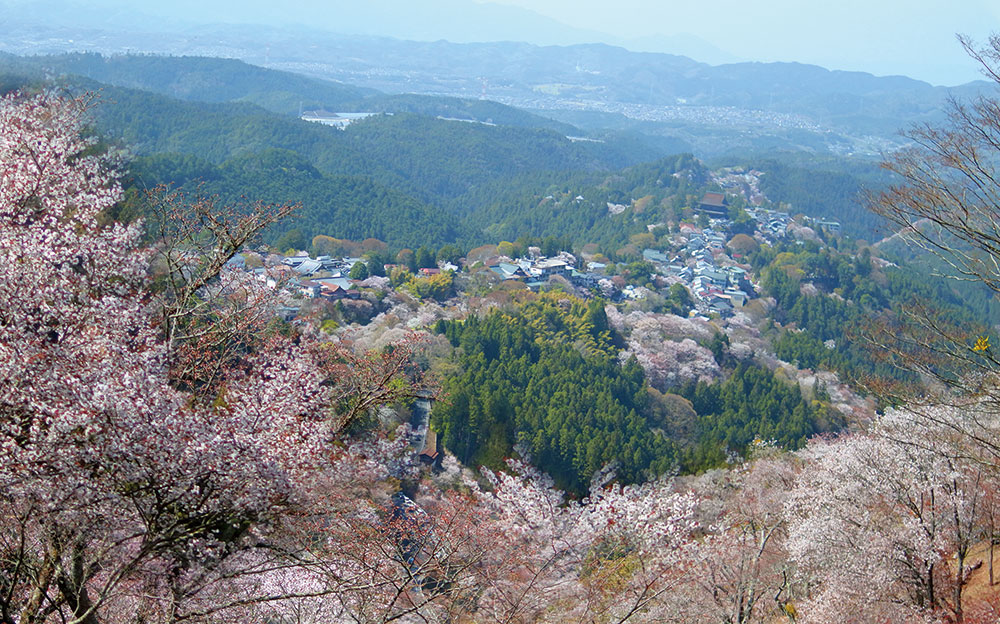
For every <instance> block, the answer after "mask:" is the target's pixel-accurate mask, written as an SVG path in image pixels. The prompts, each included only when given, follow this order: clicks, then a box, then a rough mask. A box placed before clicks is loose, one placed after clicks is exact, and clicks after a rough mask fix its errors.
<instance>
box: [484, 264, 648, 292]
mask: <svg viewBox="0 0 1000 624" xmlns="http://www.w3.org/2000/svg"><path fill="white" fill-rule="evenodd" d="M575 264H576V258H574V257H573V256H572V255H570V254H567V253H565V252H564V253H561V254H560V255H559V256H558V257H555V258H546V257H536V258H518V259H516V260H511V261H510V262H502V261H497V262H494V263H492V264H489V265H488V266H487V267H486V268H487V269H488V270H490V271H492V272H493V273H494V274H496V275H497V276H498V277H499V278H500V279H502V280H505V281H506V280H516V281H519V282H522V283H524V285H526V286H527V287H528V288H530V289H531V290H538V289H539V288H541V287H542V286H545V285H546V284H548V283H549V280H550V279H551V278H553V277H562V278H564V279H566V280H567V281H569V283H571V284H573V285H574V286H577V287H579V288H580V289H582V290H583V291H584V292H588V291H595V290H597V291H600V293H601V296H603V297H604V298H605V299H608V300H610V301H616V302H617V301H624V300H625V299H641V298H643V297H644V296H645V293H644V289H642V288H636V287H634V286H632V285H626V286H624V287H622V288H618V287H617V286H615V284H614V283H613V282H612V281H611V280H610V279H608V276H607V275H606V274H605V272H604V269H605V268H606V266H607V265H605V264H604V263H601V262H588V263H587V264H586V266H581V267H580V269H583V270H580V269H578V268H576V266H574V265H575Z"/></svg>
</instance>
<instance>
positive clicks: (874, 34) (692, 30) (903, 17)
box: [470, 0, 1000, 84]
mask: <svg viewBox="0 0 1000 624" xmlns="http://www.w3.org/2000/svg"><path fill="white" fill-rule="evenodd" d="M470 1H471V0H470ZM491 1H492V2H496V3H500V4H509V5H517V6H520V7H523V8H526V9H530V10H532V11H535V12H537V13H540V14H542V15H546V16H549V17H552V18H554V19H557V20H559V21H560V22H563V23H565V24H568V25H571V26H574V27H577V28H585V29H589V30H597V31H603V32H607V33H610V34H612V35H617V36H620V37H626V38H628V37H648V36H651V35H676V34H681V33H686V34H691V35H696V36H698V37H700V38H701V39H704V40H705V41H707V42H709V43H711V44H712V45H714V46H715V47H717V48H719V49H721V50H723V51H725V52H728V53H730V54H732V55H733V56H735V57H738V58H741V59H744V60H754V61H801V62H806V63H815V64H818V65H823V66H824V67H828V68H830V69H856V70H862V71H868V72H871V73H875V74H906V75H910V76H912V77H914V78H920V79H922V80H928V81H930V82H933V83H936V84H957V83H960V82H965V81H968V80H974V79H977V78H980V77H981V76H980V74H978V73H977V71H976V68H975V65H974V63H973V62H971V61H970V59H969V58H968V57H967V56H966V55H965V53H964V51H963V50H962V49H961V48H960V46H959V45H958V43H956V41H955V34H956V33H965V34H968V35H970V36H973V37H975V38H977V39H979V40H981V41H985V40H986V38H987V37H988V36H989V34H990V33H991V32H1000V0H757V1H753V0H711V1H710V2H698V1H691V0H662V1H659V2H656V1H650V0H614V1H608V0H491Z"/></svg>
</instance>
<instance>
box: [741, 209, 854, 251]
mask: <svg viewBox="0 0 1000 624" xmlns="http://www.w3.org/2000/svg"><path fill="white" fill-rule="evenodd" d="M746 213H747V214H748V215H750V218H751V219H753V220H754V221H756V222H757V231H759V232H760V233H761V235H762V236H763V237H764V239H765V240H767V241H768V242H772V243H773V242H774V241H775V240H778V239H779V238H784V237H785V234H786V233H787V232H788V225H789V224H790V223H791V222H792V217H791V215H789V214H788V213H787V212H779V211H777V210H767V209H766V208H747V209H746ZM837 227H838V228H839V227H840V225H839V224H838V225H837Z"/></svg>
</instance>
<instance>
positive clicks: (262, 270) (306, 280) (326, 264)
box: [227, 251, 361, 301]
mask: <svg viewBox="0 0 1000 624" xmlns="http://www.w3.org/2000/svg"><path fill="white" fill-rule="evenodd" d="M358 262H361V258H333V257H331V256H319V257H316V258H312V257H310V256H309V254H307V253H306V252H304V251H303V252H299V253H298V254H296V255H294V256H289V257H287V258H283V257H281V256H278V255H276V254H271V255H269V256H267V257H266V258H264V259H263V264H264V266H261V267H257V268H254V269H249V271H250V272H251V273H253V274H254V275H255V276H256V277H257V278H258V279H259V280H260V281H262V282H264V283H265V284H267V286H268V287H269V288H277V287H278V285H279V284H280V285H281V286H282V287H283V288H284V289H285V290H286V291H287V292H289V293H292V294H301V295H302V296H304V297H307V298H309V299H314V298H317V297H323V298H325V299H329V300H331V301H338V300H340V299H358V298H359V297H360V296H361V294H360V292H359V291H357V290H356V289H352V288H351V285H352V284H353V283H355V281H356V280H352V279H350V278H349V277H348V275H349V273H350V272H351V268H352V267H353V266H354V265H355V264H356V263H358ZM227 266H228V268H230V269H243V270H248V269H247V266H246V254H238V255H236V256H234V257H233V259H232V260H230V261H229V263H228V265H227Z"/></svg>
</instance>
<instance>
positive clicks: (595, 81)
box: [0, 0, 989, 157]
mask: <svg viewBox="0 0 1000 624" xmlns="http://www.w3.org/2000/svg"><path fill="white" fill-rule="evenodd" d="M388 1H389V0H380V2H381V3H382V4H385V3H386V2H388ZM90 4H93V5H95V6H97V7H105V8H104V9H103V10H92V11H90V12H89V13H81V15H82V17H81V18H80V19H79V20H75V21H74V20H72V19H70V17H69V15H70V14H72V13H75V12H71V13H70V14H68V13H66V11H65V10H62V11H60V10H59V8H60V7H63V9H64V8H65V6H66V5H67V3H65V2H55V1H52V0H48V1H43V2H31V3H25V2H11V0H8V2H7V4H6V7H5V8H6V9H7V16H6V20H7V28H6V29H5V30H6V32H3V33H0V34H2V35H3V38H2V39H0V50H4V51H9V52H14V53H17V54H37V53H58V52H66V51H71V50H90V51H98V52H103V53H105V54H120V53H123V52H126V51H131V52H144V53H145V52H152V53H158V54H170V55H198V56H214V57H228V58H238V59H242V60H244V61H246V62H248V63H251V64H255V65H258V66H263V67H267V68H272V69H283V70H287V71H291V72H295V73H298V74H303V75H307V76H311V77H313V78H319V79H322V80H324V81H327V82H328V83H329V82H334V83H341V84H342V85H351V86H350V87H346V86H344V87H343V89H345V90H350V89H354V90H355V94H360V93H362V92H363V91H364V90H365V89H376V90H379V91H382V92H386V93H393V94H409V93H416V94H424V95H435V96H441V95H445V96H456V97H462V98H466V99H476V100H480V99H481V100H489V101H496V102H500V103H504V104H509V105H512V106H515V107H518V108H521V109H527V110H531V111H534V112H537V113H539V114H541V115H544V116H547V117H550V118H553V119H557V120H559V121H560V122H563V123H567V124H571V125H575V126H579V127H583V128H584V129H585V130H589V131H600V130H604V129H607V128H609V127H611V128H615V129H618V130H628V131H631V132H636V133H640V134H645V135H647V136H651V137H655V140H657V141H659V140H663V139H666V140H669V141H672V142H674V143H676V144H678V145H681V144H683V145H684V146H687V147H688V148H689V149H691V150H692V151H694V152H695V153H696V154H698V155H700V156H713V155H721V154H731V153H734V152H741V151H748V150H749V151H758V152H759V151H767V150H773V149H779V150H791V151H797V150H805V151H815V152H832V153H838V154H868V155H870V156H876V157H877V156H878V155H879V154H881V153H883V152H884V151H886V150H891V149H894V148H895V147H897V146H898V145H899V144H900V142H899V140H898V137H897V132H898V130H899V129H901V128H905V127H906V126H908V125H910V124H913V123H920V122H925V121H935V120H940V119H941V118H942V115H941V111H942V105H943V103H944V102H945V101H946V99H947V98H948V97H949V96H956V97H959V98H965V97H970V96H974V95H976V94H977V93H980V92H981V91H982V90H983V89H984V88H987V87H988V85H989V83H986V82H975V83H969V84H967V85H963V86H960V87H953V88H944V87H934V86H931V85H929V84H927V83H925V82H921V81H918V80H913V79H909V78H905V77H901V76H894V77H875V76H873V75H871V74H866V73H861V72H844V71H829V70H826V69H823V68H821V67H817V66H812V65H803V64H798V63H733V64H724V65H714V66H713V65H708V64H705V63H701V62H697V61H694V60H692V59H691V58H688V57H686V56H680V55H671V54H661V53H648V52H632V51H629V50H626V49H625V48H620V47H614V46H610V45H605V44H586V45H563V46H538V45H531V44H526V43H512V42H495V43H450V42H448V41H434V42H426V41H408V40H400V39H391V38H386V37H373V36H357V35H354V36H347V35H337V34H332V33H330V32H327V31H324V30H320V29H321V28H331V27H333V26H334V24H332V23H327V21H324V20H329V19H332V18H329V17H328V14H327V13H324V12H322V11H319V8H320V7H319V5H317V6H316V9H317V12H316V15H317V17H316V20H315V23H314V26H315V27H314V28H312V29H306V28H304V27H294V26H288V25H280V24H288V23H290V22H294V21H299V22H301V21H306V20H305V18H304V15H303V13H302V11H301V10H300V11H298V12H297V13H295V15H292V16H287V15H286V16H284V17H283V18H281V19H278V17H275V19H274V20H272V21H273V23H276V24H279V25H278V26H268V27H263V26H257V25H251V24H216V25H212V26H205V25H197V24H194V23H193V22H185V21H184V20H183V19H180V18H174V19H172V20H171V19H163V18H162V16H157V15H156V14H155V9H156V7H155V6H147V7H144V9H143V10H145V11H148V12H149V13H148V14H143V13H142V12H137V11H135V10H126V9H124V8H122V7H121V5H120V3H117V2H116V0H94V1H93V2H91V3H90ZM189 4H192V5H193V3H189ZM306 4H307V5H308V3H306ZM375 4H379V3H378V2H376V3H375ZM439 4H440V3H439ZM454 4H455V7H454V8H455V10H456V11H459V10H461V11H468V10H471V9H469V8H468V3H458V2H454ZM223 5H225V3H221V4H220V3H213V4H212V7H210V8H211V9H212V10H214V11H216V12H217V13H218V15H217V16H216V17H220V18H221V17H223V16H226V15H228V16H230V18H232V16H237V19H245V20H247V21H253V20H261V19H264V18H266V17H267V16H268V15H270V13H268V11H271V12H276V11H277V12H280V9H279V8H278V7H277V5H274V4H273V3H250V4H249V5H247V7H246V8H245V9H244V10H243V11H242V12H240V11H235V12H234V11H228V9H226V7H225V6H223ZM80 6H81V7H82V6H85V5H82V4H81V5H80ZM393 6H395V5H393ZM435 6H438V5H435ZM442 6H443V5H442ZM415 7H416V5H413V6H412V7H410V8H408V9H405V10H402V9H400V11H401V12H397V13H392V12H389V13H386V15H387V16H388V17H386V18H385V20H388V22H385V23H380V25H379V27H380V28H382V31H383V32H385V29H386V28H389V31H391V28H390V27H391V26H392V24H393V23H394V22H393V20H396V21H399V20H403V19H407V16H409V17H410V18H412V20H413V23H414V24H417V25H419V24H420V23H424V22H426V21H427V20H428V19H432V18H433V17H434V16H433V15H426V14H420V11H419V9H418V8H415ZM375 8H378V7H376V6H375V5H374V4H373V5H372V6H368V5H367V4H364V3H362V4H359V5H358V6H357V7H354V8H352V9H349V10H344V11H338V12H336V13H337V15H336V17H337V19H338V20H340V23H341V25H342V26H343V27H344V28H348V27H351V28H355V29H358V28H360V26H358V24H361V23H362V22H363V18H364V16H365V15H367V14H368V13H370V12H371V11H373V10H375ZM383 8H384V7H383ZM300 9H301V5H300ZM164 10H165V9H164ZM475 10H476V11H478V12H479V13H481V14H482V15H486V14H489V15H493V16H494V18H495V19H491V20H485V21H486V22H490V23H491V24H492V26H490V27H491V28H493V30H484V31H483V32H481V33H477V32H465V33H464V39H465V40H469V39H470V38H474V37H480V36H481V37H483V38H487V37H490V36H498V34H499V33H501V32H502V31H503V29H504V28H507V27H508V26H510V25H512V24H513V23H514V22H516V21H517V19H518V17H519V16H520V17H521V18H523V20H522V21H524V23H525V24H527V25H529V26H531V27H532V28H534V27H536V26H539V25H541V27H544V26H545V24H547V23H548V22H545V18H542V17H541V16H537V15H534V16H533V17H531V19H528V17H526V16H525V13H530V12H525V11H524V10H523V9H516V8H513V7H509V6H499V5H492V4H488V3H487V4H482V5H476V9H475ZM171 11H172V14H173V15H178V14H183V12H182V11H180V10H179V9H177V8H173V9H171ZM202 12H204V11H202ZM286 12H287V11H286ZM307 12H308V11H307ZM479 13H477V15H478V14H479ZM418 14H419V15H418ZM210 17H211V16H210ZM466 17H468V16H466ZM536 18H537V19H536ZM383 21H384V20H383ZM461 21H462V20H457V22H461ZM480 21H484V20H480ZM548 26H550V27H551V28H550V29H549V30H550V31H551V32H550V40H553V41H556V42H561V41H567V40H571V39H572V38H573V37H580V36H582V34H581V33H568V32H567V33H563V34H560V33H561V32H562V31H561V30H560V28H559V27H557V26H560V25H558V23H554V24H548ZM414 27H416V26H414ZM483 28H484V29H485V28H487V26H486V25H484V26H483ZM511 32H514V31H513V30H512V31H511ZM640 43H641V42H640ZM648 43H649V42H647V44H648ZM689 43H690V42H689ZM112 65H113V64H112ZM119 69H120V68H118V67H109V68H108V71H119ZM64 71H69V72H73V73H78V72H77V68H74V67H72V66H69V67H67V68H66V69H64ZM79 73H84V74H86V75H89V76H90V77H92V78H95V79H97V80H102V81H105V82H111V83H112V84H120V85H121V86H135V87H140V88H145V87H143V86H142V85H141V84H131V83H129V82H127V81H116V80H114V79H110V78H109V76H108V75H106V74H102V72H100V71H98V70H93V71H91V70H88V71H87V72H79ZM181 88H184V87H181ZM333 88H334V87H333V86H331V89H333ZM262 91H263V90H262ZM168 94H169V95H174V96H178V97H183V94H182V93H178V92H172V93H168ZM269 97H271V98H272V99H273V98H275V97H276V96H275V95H274V94H273V93H272V94H271V95H269ZM295 104H296V103H294V102H293V101H292V100H291V99H289V100H287V101H285V102H284V104H283V105H284V106H286V107H289V108H290V107H294V106H295ZM369 104H370V103H369Z"/></svg>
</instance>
